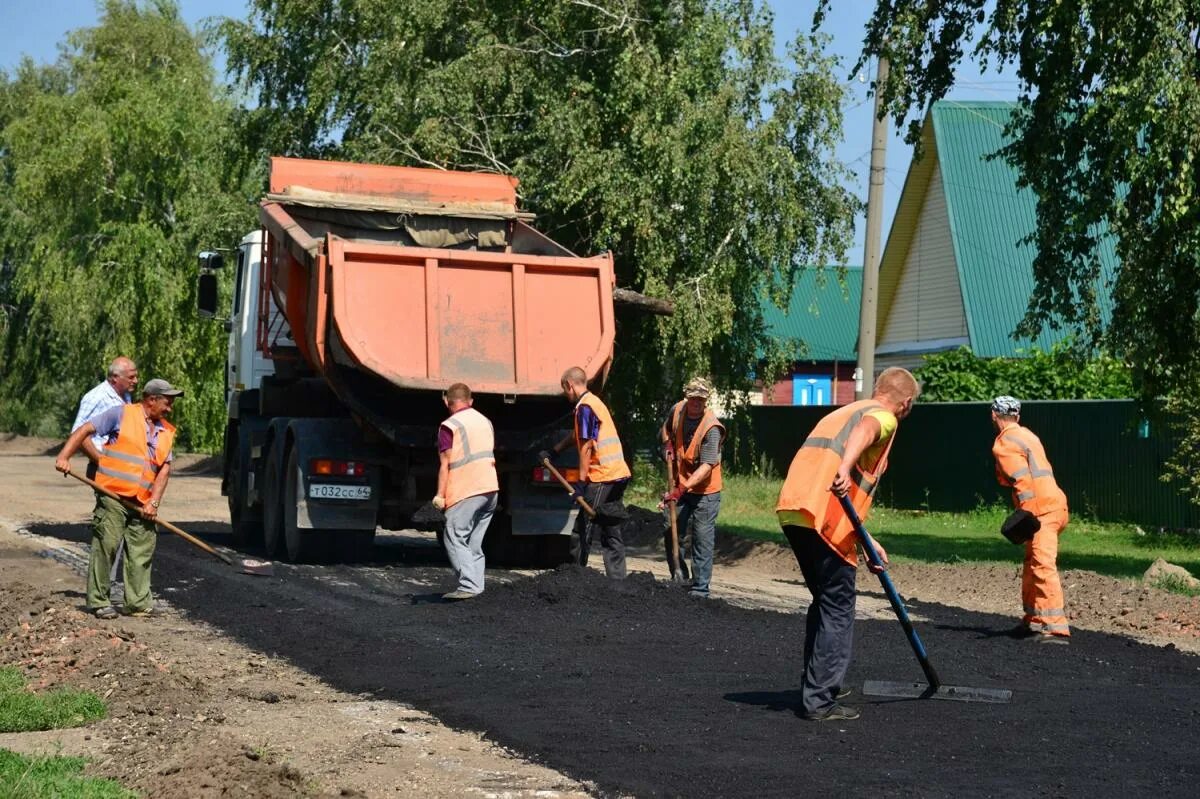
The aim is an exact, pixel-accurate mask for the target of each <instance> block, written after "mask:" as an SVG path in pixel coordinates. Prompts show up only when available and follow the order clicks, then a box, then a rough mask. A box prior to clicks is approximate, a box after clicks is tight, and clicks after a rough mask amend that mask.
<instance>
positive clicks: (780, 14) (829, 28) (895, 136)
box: [0, 0, 1017, 265]
mask: <svg viewBox="0 0 1200 799" xmlns="http://www.w3.org/2000/svg"><path fill="white" fill-rule="evenodd" d="M769 5H770V6H771V7H772V10H773V11H774V12H775V32H776V33H775V35H776V41H777V43H778V48H779V50H780V52H782V51H783V48H784V46H785V45H786V43H787V42H788V41H789V40H791V39H792V38H794V37H795V34H796V31H798V30H801V29H803V30H808V29H809V28H810V27H811V25H812V15H813V9H814V8H815V6H816V2H815V0H790V1H789V0H769ZM0 6H2V7H0V30H3V32H4V36H3V37H2V38H0V69H8V70H11V69H12V67H14V66H15V65H16V64H17V63H18V62H19V61H20V59H21V57H22V56H23V55H28V56H30V57H31V58H33V59H34V60H35V61H52V60H54V59H55V58H56V57H57V55H58V45H59V43H60V42H62V41H63V39H64V37H65V35H66V33H67V32H68V31H70V30H73V29H75V28H79V27H85V26H88V25H93V24H95V22H96V18H97V3H96V2H95V0H0ZM179 6H180V8H181V9H182V12H183V17H184V19H185V20H187V21H188V23H189V24H193V25H195V24H196V23H198V22H200V21H201V20H203V19H205V18H207V17H211V16H231V17H240V16H243V15H244V14H245V12H246V6H247V4H246V0H179ZM832 6H833V8H834V9H835V10H834V11H832V12H831V13H830V15H829V17H828V19H827V20H826V23H825V26H824V28H825V31H826V32H827V33H828V34H830V36H832V41H831V43H830V47H829V51H830V52H831V53H833V54H835V55H838V56H840V57H841V58H842V61H843V66H842V70H841V71H842V74H843V76H844V78H845V80H846V81H847V84H848V85H849V86H850V88H851V100H850V102H849V103H848V104H847V110H846V117H845V137H844V140H843V142H842V144H841V146H840V147H839V148H838V152H837V154H838V156H839V157H840V158H841V159H842V160H843V161H844V162H846V163H847V164H848V165H849V166H850V168H851V169H852V170H853V171H854V172H855V174H856V175H857V182H856V184H855V186H854V190H855V193H856V194H857V195H858V196H859V197H862V198H864V199H865V198H866V190H867V185H866V181H867V174H868V169H869V165H870V151H871V111H872V107H871V105H872V104H871V102H870V101H869V99H868V97H867V82H869V81H870V79H871V77H872V76H873V75H874V65H873V64H872V65H870V66H868V67H867V68H866V69H864V72H866V73H867V74H866V75H864V76H863V78H864V79H865V81H867V82H860V81H859V80H858V79H857V78H858V76H856V75H851V74H850V72H849V71H850V69H851V68H852V67H853V66H854V63H855V62H856V61H857V60H858V53H859V50H860V48H861V43H862V38H863V25H864V24H865V23H866V20H867V19H868V18H869V17H870V14H871V10H872V9H873V8H874V6H875V2H874V0H834V2H833V3H832ZM956 79H957V85H956V87H955V89H954V90H953V91H952V92H951V94H950V97H951V99H958V100H1011V99H1014V98H1015V96H1016V88H1017V84H1016V82H1015V80H1014V79H1013V76H1012V75H1011V74H1008V75H997V74H996V73H994V72H992V73H988V74H986V75H981V74H980V71H979V69H978V67H977V66H976V65H974V64H966V65H964V66H963V67H962V68H961V69H960V70H959V74H958V75H957V76H956ZM911 157H912V151H911V148H910V147H909V146H908V145H906V144H905V143H904V141H903V137H902V136H901V135H900V134H899V133H897V132H895V130H894V129H893V133H892V136H891V138H890V140H889V142H888V154H887V182H886V184H885V186H884V213H883V236H884V238H885V239H886V237H887V232H888V229H889V228H890V227H891V221H892V216H893V214H894V213H895V209H896V204H897V202H898V201H899V199H900V189H901V187H902V186H903V185H904V176H905V174H906V173H907V171H908V164H909V161H910V159H911ZM863 238H864V230H863V220H862V219H861V218H860V219H859V220H858V223H857V224H856V226H855V241H854V246H853V248H852V249H851V250H850V251H849V252H848V253H847V260H848V263H850V264H854V265H857V264H861V263H862V243H863Z"/></svg>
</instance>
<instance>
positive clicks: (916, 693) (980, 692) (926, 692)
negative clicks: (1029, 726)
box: [838, 496, 1012, 703]
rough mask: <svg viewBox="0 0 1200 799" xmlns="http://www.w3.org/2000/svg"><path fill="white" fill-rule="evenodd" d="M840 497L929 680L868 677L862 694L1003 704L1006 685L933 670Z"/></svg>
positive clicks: (863, 530) (852, 514) (864, 534)
mask: <svg viewBox="0 0 1200 799" xmlns="http://www.w3.org/2000/svg"><path fill="white" fill-rule="evenodd" d="M838 500H839V501H841V503H842V510H844V511H845V512H846V517H847V518H848V519H850V523H851V524H853V525H854V532H855V533H857V534H858V539H859V542H860V543H861V544H862V548H863V551H864V552H866V553H867V560H868V561H869V562H870V563H871V565H873V566H876V567H878V568H880V569H884V570H883V571H881V572H879V582H880V583H882V584H883V591H884V593H886V594H887V598H888V601H889V602H891V603H892V610H894V611H896V616H897V617H898V618H899V619H900V625H901V626H902V627H903V628H904V634H905V635H907V636H908V643H909V644H911V645H912V650H913V652H914V653H915V654H916V656H917V662H918V663H920V664H921V670H922V671H923V672H925V679H926V680H928V682H927V683H919V682H881V681H878V680H868V681H867V682H864V683H863V688H862V691H863V693H864V694H866V695H868V696H889V697H899V698H902V699H951V700H954V701H956V702H994V703H1004V702H1008V701H1009V700H1010V699H1012V691H1009V690H1008V689H1005V688H964V687H961V686H955V685H943V684H942V680H941V678H939V677H938V674H937V672H936V671H934V668H933V664H932V663H930V662H929V655H927V654H926V653H925V646H924V644H922V643H921V639H920V637H918V636H917V631H916V630H914V629H913V626H912V621H911V620H910V619H909V618H908V611H906V610H905V609H904V601H903V600H902V599H901V598H900V593H899V592H898V591H896V586H895V585H893V584H892V578H891V577H889V576H888V573H887V570H886V569H885V568H884V565H883V560H882V559H881V558H880V557H879V553H878V552H877V551H876V550H875V545H874V544H873V543H872V542H871V536H869V535H867V530H866V528H865V527H863V523H862V520H861V519H859V518H858V511H856V510H855V509H854V505H853V504H852V503H851V502H850V498H849V497H845V496H843V497H838Z"/></svg>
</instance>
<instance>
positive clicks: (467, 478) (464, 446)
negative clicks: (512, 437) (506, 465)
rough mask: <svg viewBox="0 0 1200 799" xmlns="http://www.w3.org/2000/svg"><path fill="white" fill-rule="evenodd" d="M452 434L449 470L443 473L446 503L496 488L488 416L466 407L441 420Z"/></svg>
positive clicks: (493, 435) (489, 491)
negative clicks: (444, 476) (452, 441)
mask: <svg viewBox="0 0 1200 799" xmlns="http://www.w3.org/2000/svg"><path fill="white" fill-rule="evenodd" d="M442 426H443V427H446V428H448V429H449V430H450V432H451V433H453V434H454V443H453V444H451V446H450V471H449V473H448V474H447V475H446V507H447V508H449V507H451V506H452V505H454V504H455V503H457V502H460V501H461V500H464V499H466V498H468V497H475V496H479V495H480V494H491V493H492V492H494V491H499V490H500V483H499V480H498V479H497V478H496V453H495V452H494V448H495V445H496V434H495V432H494V431H493V430H492V423H491V422H489V421H488V418H487V417H486V416H484V415H483V414H482V413H480V412H479V411H477V410H475V409H474V408H466V409H465V410H461V411H459V412H457V413H455V414H453V415H451V416H450V418H449V419H447V420H446V421H444V422H442Z"/></svg>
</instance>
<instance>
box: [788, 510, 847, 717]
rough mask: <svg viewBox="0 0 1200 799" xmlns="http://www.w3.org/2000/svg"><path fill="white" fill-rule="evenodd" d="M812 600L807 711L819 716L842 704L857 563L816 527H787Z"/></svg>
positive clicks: (804, 696)
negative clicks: (840, 696) (840, 695)
mask: <svg viewBox="0 0 1200 799" xmlns="http://www.w3.org/2000/svg"><path fill="white" fill-rule="evenodd" d="M783 534H784V535H786V536H787V540H788V543H789V544H791V545H792V552H794V553H795V554H796V561H797V562H798V563H799V564H800V571H801V572H802V573H803V574H804V582H805V583H806V584H807V585H808V591H809V593H810V594H812V604H810V605H809V606H808V615H807V617H806V618H805V626H804V679H803V682H802V683H801V686H800V697H801V702H802V703H803V705H804V712H805V713H806V714H808V715H810V716H819V715H821V714H823V713H826V712H828V711H829V709H830V708H832V707H833V706H834V705H835V704H836V700H837V695H838V691H839V690H841V688H842V681H843V680H845V678H846V669H848V668H849V667H850V654H851V650H852V648H853V644H854V605H855V601H856V599H857V596H858V595H857V593H856V591H855V587H854V581H855V576H856V575H857V573H858V568H857V566H851V565H850V564H849V563H847V562H846V561H844V560H842V557H841V556H840V555H839V554H838V553H837V552H835V551H833V549H831V548H830V547H829V545H828V544H826V543H825V540H824V539H823V538H821V536H820V535H818V534H817V531H816V530H812V529H810V528H807V527H792V526H788V527H784V528H783Z"/></svg>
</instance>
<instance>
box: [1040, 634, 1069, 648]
mask: <svg viewBox="0 0 1200 799" xmlns="http://www.w3.org/2000/svg"><path fill="white" fill-rule="evenodd" d="M1033 640H1035V641H1037V642H1038V643H1039V644H1059V645H1060V646H1066V645H1067V644H1069V643H1071V639H1070V638H1068V637H1067V636H1065V635H1053V634H1052V633H1038V634H1037V635H1036V636H1035V637H1034V639H1033Z"/></svg>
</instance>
